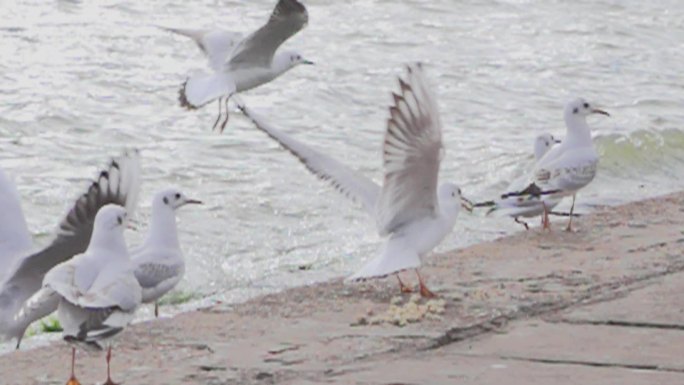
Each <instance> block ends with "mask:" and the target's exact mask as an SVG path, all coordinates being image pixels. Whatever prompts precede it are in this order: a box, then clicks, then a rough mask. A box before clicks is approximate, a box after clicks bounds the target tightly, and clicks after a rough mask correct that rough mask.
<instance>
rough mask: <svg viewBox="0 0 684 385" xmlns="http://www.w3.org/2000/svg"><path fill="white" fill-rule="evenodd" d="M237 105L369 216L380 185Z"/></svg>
mask: <svg viewBox="0 0 684 385" xmlns="http://www.w3.org/2000/svg"><path fill="white" fill-rule="evenodd" d="M239 107H240V109H241V110H242V112H243V113H244V114H245V115H246V116H247V117H249V118H250V119H251V120H252V122H254V125H255V126H256V127H257V128H258V129H259V130H261V131H263V132H264V133H266V135H268V136H270V137H271V138H272V139H273V140H275V141H276V142H278V143H279V144H280V145H281V146H282V147H283V148H284V149H286V150H288V151H289V152H290V153H291V154H292V155H294V156H295V157H296V158H297V159H299V161H300V162H302V164H304V166H305V167H306V168H307V169H308V170H309V171H311V172H312V173H313V174H314V175H316V176H317V177H319V178H320V179H322V180H324V181H328V182H329V183H330V184H332V186H333V187H334V188H335V189H336V190H337V191H339V192H341V193H342V194H344V195H345V196H347V197H349V198H350V199H352V200H354V201H356V202H357V203H360V204H362V205H363V207H364V209H365V210H366V211H367V212H368V213H369V214H371V215H373V212H374V209H375V203H376V201H377V199H378V196H379V194H380V186H378V185H377V184H376V183H374V182H373V181H371V180H370V179H368V178H366V177H364V176H362V175H359V174H358V173H356V172H354V171H353V170H352V169H350V168H348V167H347V166H345V165H343V164H342V163H340V162H338V161H336V160H334V159H332V158H331V157H329V156H327V155H325V154H323V153H321V152H318V151H316V150H314V149H312V148H310V147H308V146H306V145H305V144H304V143H302V142H300V141H298V140H295V139H294V138H292V137H291V136H289V135H287V134H285V133H284V132H282V131H280V130H278V129H276V128H275V127H273V126H272V125H271V124H269V123H268V122H266V120H265V119H263V118H262V117H260V116H259V115H258V114H256V113H255V112H254V111H252V110H251V109H249V108H247V107H246V106H244V105H242V104H239Z"/></svg>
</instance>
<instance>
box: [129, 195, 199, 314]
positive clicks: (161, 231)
mask: <svg viewBox="0 0 684 385" xmlns="http://www.w3.org/2000/svg"><path fill="white" fill-rule="evenodd" d="M201 203H202V202H201V201H198V200H196V199H190V198H188V197H186V196H185V194H183V193H182V192H180V191H179V190H177V189H174V188H172V189H168V190H164V191H160V192H158V193H157V194H156V195H155V196H154V200H153V201H152V219H151V222H150V229H149V231H148V233H147V238H146V239H145V242H144V243H143V245H142V246H141V247H139V248H138V249H134V250H132V251H131V258H132V259H133V265H134V266H135V277H136V278H137V279H138V283H139V284H140V286H141V287H142V301H143V303H151V302H154V315H155V317H158V316H159V305H158V303H157V300H158V299H159V298H161V297H162V296H163V295H164V294H166V293H168V292H169V291H171V289H173V288H174V287H175V286H176V285H177V284H178V282H180V280H181V278H183V273H185V260H184V259H183V253H182V252H181V248H180V244H179V243H178V231H177V229H176V210H178V209H179V208H181V207H183V206H185V205H187V204H201Z"/></svg>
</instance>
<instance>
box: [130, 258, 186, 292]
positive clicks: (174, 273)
mask: <svg viewBox="0 0 684 385" xmlns="http://www.w3.org/2000/svg"><path fill="white" fill-rule="evenodd" d="M182 273H183V266H182V265H181V264H173V265H168V264H164V263H156V262H147V263H142V264H139V265H137V266H136V267H135V278H136V279H137V280H138V283H139V284H140V286H141V287H142V288H143V289H148V288H153V287H155V286H157V285H159V284H160V283H162V282H164V281H166V280H169V279H174V278H177V277H178V276H180V275H181V274H182Z"/></svg>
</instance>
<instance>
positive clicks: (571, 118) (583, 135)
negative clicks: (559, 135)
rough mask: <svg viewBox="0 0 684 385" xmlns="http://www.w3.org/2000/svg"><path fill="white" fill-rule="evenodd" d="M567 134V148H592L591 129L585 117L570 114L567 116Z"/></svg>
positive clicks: (564, 140)
mask: <svg viewBox="0 0 684 385" xmlns="http://www.w3.org/2000/svg"><path fill="white" fill-rule="evenodd" d="M565 125H566V127H567V134H566V136H565V138H564V139H563V143H562V144H563V145H565V146H573V147H576V146H591V145H592V141H591V129H590V128H589V125H588V124H587V120H586V118H585V117H584V116H577V115H575V114H572V113H569V114H566V115H565Z"/></svg>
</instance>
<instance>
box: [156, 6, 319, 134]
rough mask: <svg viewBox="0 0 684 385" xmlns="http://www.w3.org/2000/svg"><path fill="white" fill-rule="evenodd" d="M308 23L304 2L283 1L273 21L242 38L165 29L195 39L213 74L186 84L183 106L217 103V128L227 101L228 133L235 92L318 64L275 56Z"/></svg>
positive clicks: (288, 55)
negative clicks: (281, 46) (297, 69)
mask: <svg viewBox="0 0 684 385" xmlns="http://www.w3.org/2000/svg"><path fill="white" fill-rule="evenodd" d="M308 21H309V14H308V12H307V11H306V8H305V7H304V5H302V4H301V3H300V2H299V1H297V0H279V1H278V3H277V4H276V6H275V9H274V10H273V13H272V14H271V17H270V18H269V19H268V22H267V23H266V24H265V25H263V26H262V27H261V28H259V29H258V30H256V31H255V32H254V33H252V34H251V35H249V36H247V37H245V38H243V39H242V40H240V38H241V37H242V36H241V35H240V34H237V33H233V32H226V31H221V30H185V29H174V28H165V29H166V30H169V31H171V32H175V33H178V34H180V35H183V36H186V37H189V38H191V39H192V40H194V41H195V43H196V44H197V45H198V46H199V48H200V49H201V50H202V52H204V54H205V55H206V56H207V58H208V59H209V65H210V66H211V68H212V69H213V70H214V72H213V73H212V74H199V75H195V76H191V77H190V78H188V79H187V80H186V81H185V83H184V84H183V86H182V87H181V89H180V93H179V101H180V104H181V106H182V107H185V108H187V109H197V108H200V107H202V106H204V105H206V104H208V103H210V102H212V101H213V100H216V99H218V106H219V115H218V117H217V119H216V122H215V123H214V126H213V128H214V129H215V128H217V127H218V124H219V121H220V120H221V116H222V102H221V100H222V99H223V100H224V101H225V105H226V116H225V119H224V121H223V123H222V124H221V126H220V128H219V130H220V132H223V130H224V128H225V127H226V124H227V123H228V100H229V99H230V97H231V96H232V95H233V94H235V93H238V92H242V91H247V90H250V89H252V88H255V87H258V86H260V85H262V84H265V83H268V82H270V81H271V80H273V79H275V78H277V77H278V76H280V75H282V74H284V73H285V72H287V71H289V70H290V69H292V68H294V67H295V66H297V65H300V64H313V62H311V61H309V60H307V59H304V57H303V56H302V55H301V54H300V53H298V52H296V51H285V50H283V51H278V52H276V50H277V49H278V48H279V47H280V45H281V44H283V43H284V42H285V41H286V40H287V39H289V38H290V37H292V36H294V35H295V34H296V33H297V32H299V31H300V30H301V29H302V28H304V27H305V26H306V24H307V23H308Z"/></svg>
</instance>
